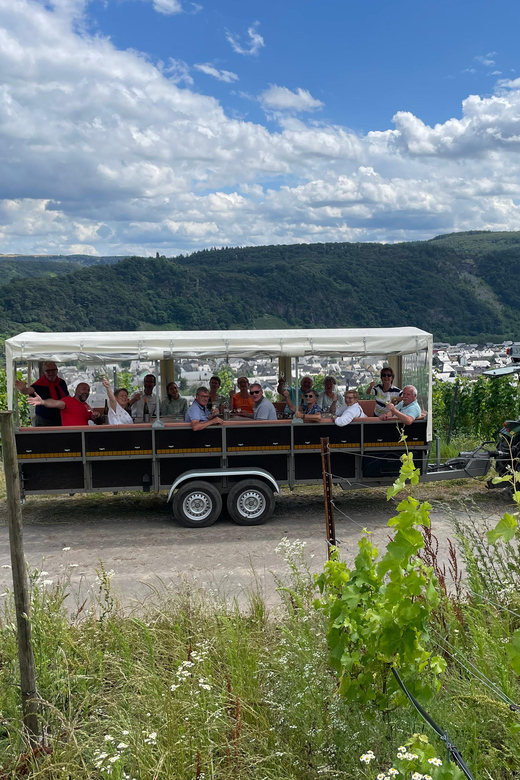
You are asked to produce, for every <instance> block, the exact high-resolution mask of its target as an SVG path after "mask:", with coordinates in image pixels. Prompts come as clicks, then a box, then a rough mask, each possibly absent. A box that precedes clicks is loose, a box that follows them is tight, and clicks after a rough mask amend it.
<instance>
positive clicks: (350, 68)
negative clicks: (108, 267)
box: [0, 0, 520, 256]
mask: <svg viewBox="0 0 520 780" xmlns="http://www.w3.org/2000/svg"><path fill="white" fill-rule="evenodd" d="M519 22H520V4H519V3H518V2H513V0H494V2H491V1H486V2H484V1H483V0H472V2H468V1H467V0H457V2H455V3H454V2H453V0H450V2H447V0H438V1H437V2H436V3H433V2H424V1H423V2H417V0H414V1H413V2H412V1H411V0H394V2H388V0H387V2H382V0H371V1H370V0H301V1H300V2H296V0H278V2H273V0H262V2H255V0H200V2H199V1H198V0H197V2H192V1H191V0H92V1H89V0H0V253H2V254H11V253H12V254H75V253H81V254H89V255H128V254H137V255H144V256H146V255H155V253H156V252H159V254H161V255H167V256H172V255H177V254H180V253H183V254H186V253H189V252H192V251H195V250H198V249H202V248H205V247H214V246H216V247H220V246H253V245H255V246H256V245H261V244H293V243H316V242H329V241H382V242H396V241H409V240H422V239H427V238H431V237H433V236H435V235H439V234H441V233H450V232H454V231H461V230H520V154H519V152H520V47H519V46H518V29H519Z"/></svg>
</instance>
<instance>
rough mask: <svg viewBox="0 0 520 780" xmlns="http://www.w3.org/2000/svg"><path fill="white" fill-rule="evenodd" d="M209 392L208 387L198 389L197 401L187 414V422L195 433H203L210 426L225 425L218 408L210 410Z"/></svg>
mask: <svg viewBox="0 0 520 780" xmlns="http://www.w3.org/2000/svg"><path fill="white" fill-rule="evenodd" d="M208 401H209V390H208V388H207V387H199V388H197V393H196V395H195V400H194V401H193V403H192V405H191V406H190V408H189V409H188V411H187V412H186V417H185V418H184V420H185V422H189V423H191V429H192V430H193V431H203V430H204V428H207V427H208V426H209V425H224V420H222V418H220V417H218V416H217V415H218V407H217V406H215V407H214V408H213V409H211V411H210V410H209V409H208Z"/></svg>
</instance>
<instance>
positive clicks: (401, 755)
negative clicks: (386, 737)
mask: <svg viewBox="0 0 520 780" xmlns="http://www.w3.org/2000/svg"><path fill="white" fill-rule="evenodd" d="M405 755H406V753H398V754H397V758H404V757H405Z"/></svg>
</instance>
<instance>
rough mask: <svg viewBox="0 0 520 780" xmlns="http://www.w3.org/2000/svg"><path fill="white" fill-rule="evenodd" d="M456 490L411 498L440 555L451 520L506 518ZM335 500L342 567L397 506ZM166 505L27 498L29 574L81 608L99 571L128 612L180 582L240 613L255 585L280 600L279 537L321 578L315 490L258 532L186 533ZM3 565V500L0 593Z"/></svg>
mask: <svg viewBox="0 0 520 780" xmlns="http://www.w3.org/2000/svg"><path fill="white" fill-rule="evenodd" d="M461 483H462V481H458V482H455V483H453V482H450V483H437V484H433V485H429V486H420V488H419V489H418V492H416V493H415V495H416V497H417V498H419V499H420V500H428V501H430V503H432V505H433V510H432V513H431V518H432V529H433V532H434V533H435V534H436V536H437V537H438V538H439V541H440V548H441V554H444V552H445V549H446V539H447V537H450V536H451V537H453V527H452V516H453V515H457V516H458V517H466V518H469V517H471V521H472V522H474V523H478V524H479V525H481V524H482V525H485V524H486V523H487V524H491V523H493V522H496V520H497V519H498V517H499V516H500V515H501V514H502V513H503V512H504V511H506V509H508V508H509V503H510V502H509V501H508V499H507V497H506V496H505V495H504V493H502V492H500V491H493V492H489V491H487V490H486V488H485V487H484V486H483V485H482V484H481V483H477V482H469V481H467V482H464V483H462V484H461ZM335 496H336V498H335V501H336V505H337V508H338V511H337V512H336V520H337V535H338V538H339V540H340V541H341V550H342V555H343V557H344V558H345V559H346V560H352V558H353V555H354V554H355V552H356V544H357V540H358V539H359V537H360V535H361V534H362V529H363V528H367V530H369V531H371V532H373V535H374V536H373V538H374V540H375V541H376V543H377V542H379V543H380V544H381V545H384V544H385V540H386V538H387V532H386V528H385V526H386V523H387V521H388V519H389V518H390V517H392V516H393V514H394V513H395V507H396V506H397V503H398V501H397V500H395V499H394V500H392V501H390V502H387V501H386V496H385V491H384V490H365V491H355V492H350V493H343V492H342V491H340V490H338V489H335ZM164 500H165V497H164V496H153V495H152V496H151V495H144V494H136V493H132V494H130V493H129V494H120V495H117V496H114V495H112V494H105V495H90V496H75V497H69V496H51V497H31V498H29V499H28V500H27V504H26V505H25V506H24V508H23V516H24V541H25V553H26V558H27V560H28V562H29V565H30V566H31V567H32V568H34V567H37V568H38V569H43V570H44V571H45V572H47V574H45V575H43V576H44V578H45V579H47V580H54V581H55V580H56V579H57V578H58V577H60V576H66V577H69V578H70V582H71V586H72V587H71V598H72V599H74V600H75V601H76V602H77V603H78V604H80V603H82V601H83V600H84V598H87V597H88V596H89V595H90V594H92V588H93V587H94V590H95V579H96V569H99V567H100V562H101V561H102V562H103V566H104V567H105V570H107V571H113V572H114V575H113V578H112V582H113V585H114V588H115V591H116V592H117V594H118V595H119V597H120V599H121V601H122V602H123V603H124V604H126V605H131V604H133V603H135V600H138V601H142V600H143V599H144V598H146V597H147V596H150V595H152V594H153V593H154V591H155V589H156V588H159V589H164V588H172V589H175V588H178V587H179V584H180V582H181V581H182V580H185V581H189V582H194V583H196V584H197V585H199V586H202V587H204V588H207V589H212V590H215V591H218V592H219V593H220V594H222V595H223V596H225V597H227V598H231V597H235V598H237V599H238V601H239V602H240V603H243V602H244V601H245V600H246V599H247V591H248V589H250V588H251V587H253V586H255V585H256V586H257V587H260V588H261V590H262V592H263V593H264V596H265V597H266V599H267V601H268V602H269V603H273V602H274V601H275V600H276V598H277V596H276V591H275V581H274V578H273V573H275V574H283V573H284V572H285V571H286V565H285V563H284V561H283V558H282V556H281V555H280V553H277V552H275V548H276V547H277V545H278V544H279V542H280V541H281V539H282V538H284V537H287V538H288V539H289V540H291V541H293V540H295V539H299V540H301V541H305V542H306V552H307V557H308V560H309V563H310V567H311V569H312V570H313V571H319V570H320V569H321V568H322V565H323V562H324V560H325V557H326V543H325V521H324V512H323V496H322V493H321V490H320V489H319V488H317V487H308V488H301V489H299V490H297V491H295V492H294V493H289V492H288V491H284V494H283V495H282V496H281V497H279V498H277V504H276V509H275V513H274V515H273V517H272V518H271V520H270V521H269V522H268V523H267V524H266V525H263V526H257V527H254V526H253V527H240V526H237V525H235V524H234V523H233V522H232V521H231V520H230V519H229V518H228V517H226V516H224V517H222V518H221V519H220V520H219V521H218V522H217V523H216V524H215V525H213V526H212V527H210V528H204V529H187V528H182V527H180V526H179V525H178V524H177V523H176V522H175V520H174V519H173V517H172V515H171V508H170V507H167V506H165V504H164ZM345 515H346V516H345ZM63 548H70V549H68V550H64V549H63ZM9 563H10V558H9V538H8V529H7V519H6V509H5V500H0V567H1V568H0V593H3V592H4V591H5V588H6V587H10V586H11V572H10V569H9V566H8V565H9ZM70 608H71V609H72V605H71V607H70Z"/></svg>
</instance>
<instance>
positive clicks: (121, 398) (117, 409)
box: [103, 379, 133, 425]
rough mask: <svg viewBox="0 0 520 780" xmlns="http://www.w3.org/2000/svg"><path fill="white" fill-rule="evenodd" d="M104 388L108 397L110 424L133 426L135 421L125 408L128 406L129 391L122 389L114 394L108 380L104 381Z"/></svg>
mask: <svg viewBox="0 0 520 780" xmlns="http://www.w3.org/2000/svg"><path fill="white" fill-rule="evenodd" d="M103 387H104V388H105V390H106V391H107V396H108V424H109V425H132V423H133V420H132V418H131V416H130V415H129V414H128V412H127V411H126V408H125V407H126V406H127V404H128V390H125V388H124V387H120V388H119V390H116V391H115V393H113V392H112V388H111V387H110V382H109V381H108V379H103Z"/></svg>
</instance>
